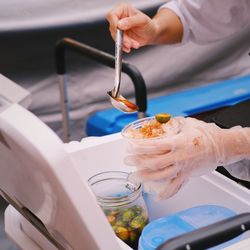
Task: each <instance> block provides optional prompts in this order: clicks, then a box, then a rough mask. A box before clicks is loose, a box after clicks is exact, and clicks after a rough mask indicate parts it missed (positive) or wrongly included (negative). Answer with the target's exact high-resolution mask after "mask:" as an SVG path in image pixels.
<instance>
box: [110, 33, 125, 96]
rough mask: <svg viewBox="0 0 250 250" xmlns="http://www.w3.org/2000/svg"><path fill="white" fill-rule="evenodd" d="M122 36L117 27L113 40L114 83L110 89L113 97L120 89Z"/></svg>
mask: <svg viewBox="0 0 250 250" xmlns="http://www.w3.org/2000/svg"><path fill="white" fill-rule="evenodd" d="M122 36H123V31H122V30H119V29H117V32H116V41H115V84H114V88H113V90H112V95H113V97H117V95H118V93H119V90H120V83H121V71H122Z"/></svg>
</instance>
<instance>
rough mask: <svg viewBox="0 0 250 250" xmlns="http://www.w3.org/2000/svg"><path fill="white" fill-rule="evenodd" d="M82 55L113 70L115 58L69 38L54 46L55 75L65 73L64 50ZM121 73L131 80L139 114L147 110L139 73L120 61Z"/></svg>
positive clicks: (143, 82)
mask: <svg viewBox="0 0 250 250" xmlns="http://www.w3.org/2000/svg"><path fill="white" fill-rule="evenodd" d="M66 48H67V49H69V50H71V51H74V52H77V53H80V54H83V55H85V56H87V57H89V58H91V59H93V60H95V61H97V62H99V63H101V64H104V65H106V66H108V67H111V68H115V57H114V56H113V55H111V54H108V53H106V52H103V51H101V50H98V49H95V48H93V47H90V46H88V45H86V44H83V43H80V42H78V41H75V40H73V39H70V38H63V39H62V40H60V41H59V42H57V44H56V51H55V53H56V71H57V74H59V75H63V74H65V73H66V63H65V49H66ZM122 72H124V73H126V74H127V75H128V76H129V77H130V78H131V80H132V82H133V84H134V88H135V99H136V104H137V106H138V108H139V112H146V110H147V89H146V84H145V81H144V79H143V77H142V75H141V73H140V71H139V70H138V69H137V68H136V67H135V66H133V65H131V64H129V63H128V62H126V61H122Z"/></svg>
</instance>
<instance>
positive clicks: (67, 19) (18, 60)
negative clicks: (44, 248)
mask: <svg viewBox="0 0 250 250" xmlns="http://www.w3.org/2000/svg"><path fill="white" fill-rule="evenodd" d="M118 2H119V1H116V0H103V1H96V0H91V1H87V0H81V1H80V0H50V1H44V0H43V1H41V0H26V1H20V0H19V1H17V0H11V1H1V2H0V12H1V14H0V23H1V25H0V33H1V40H0V55H1V59H0V73H1V74H3V75H4V76H6V77H7V78H10V79H11V80H13V81H14V82H16V83H17V84H20V85H21V86H22V87H24V88H25V89H27V90H28V91H30V92H31V95H32V104H31V106H30V107H29V109H30V111H31V112H33V113H34V114H36V115H37V116H38V117H39V118H40V119H42V120H43V121H44V122H45V123H46V124H48V125H49V126H50V127H51V128H52V129H53V130H54V131H55V132H56V133H57V134H58V135H59V136H60V137H62V124H61V120H62V117H61V111H60V105H59V88H58V76H57V74H56V71H55V57H54V49H55V45H56V42H57V41H59V40H60V39H62V38H63V37H70V38H73V39H76V40H78V41H80V42H82V43H85V44H88V45H91V46H93V47H95V48H98V49H100V50H103V51H105V52H109V53H111V54H114V42H113V40H112V39H111V37H110V34H109V30H108V24H107V22H106V20H105V15H106V13H107V12H108V11H109V10H110V9H111V8H112V6H113V5H114V4H116V3H118ZM126 2H130V3H132V4H133V5H134V6H136V7H138V8H139V9H141V10H142V11H144V12H145V13H147V14H148V15H150V16H153V15H154V14H155V13H156V11H157V9H158V7H159V6H160V5H161V4H162V3H164V2H166V1H158V0H155V1H150V0H137V1H133V0H129V1H126ZM249 51H250V30H249V28H246V29H245V30H242V31H241V32H240V33H237V34H235V36H234V37H230V39H227V40H223V41H220V42H216V43H211V44H207V45H203V46H201V45H196V44H193V43H188V44H180V45H175V46H165V45H162V46H148V47H145V48H142V49H139V50H135V51H132V52H131V53H130V54H127V55H124V59H126V60H127V61H129V62H130V63H131V64H134V65H135V66H136V67H137V68H138V69H139V70H140V72H141V73H142V75H143V77H144V79H145V82H146V86H147V90H148V98H152V97H157V96H161V95H166V94H169V93H173V92H177V91H180V90H183V89H188V88H191V87H194V86H200V85H203V84H213V83H214V82H217V81H220V80H224V79H231V78H235V77H239V76H244V75H247V74H249V73H250V58H249V56H248V52H249ZM66 61H67V72H68V82H69V86H68V91H69V99H70V106H71V111H70V118H71V126H72V139H75V140H80V139H81V138H83V137H85V136H86V133H85V123H86V120H87V119H88V117H89V116H90V115H92V114H94V113H95V112H96V111H98V110H103V109H107V108H111V105H110V103H109V101H108V99H107V97H106V92H107V90H110V89H111V88H112V86H113V81H114V70H113V69H110V68H107V67H105V66H102V65H100V64H98V63H96V62H93V61H91V60H88V59H87V58H84V57H82V56H81V57H80V56H79V55H75V54H72V53H71V54H67V58H66ZM121 88H122V92H123V93H124V95H125V96H127V97H128V98H130V99H132V100H133V98H134V96H133V85H132V84H131V81H130V79H129V78H128V77H126V76H125V75H123V76H122V87H121ZM6 205H7V204H6V203H5V201H4V200H2V199H1V198H0V213H1V214H0V249H4V250H5V249H6V250H13V249H17V248H16V247H15V246H14V245H13V244H12V243H11V242H10V241H9V240H8V239H7V238H6V237H5V234H4V229H3V227H4V226H3V213H4V209H5V207H6Z"/></svg>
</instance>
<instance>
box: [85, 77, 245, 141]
mask: <svg viewBox="0 0 250 250" xmlns="http://www.w3.org/2000/svg"><path fill="white" fill-rule="evenodd" d="M249 98H250V76H249V75H247V76H244V77H241V78H236V79H231V80H226V81H222V82H217V83H213V84H209V85H203V86H201V87H196V88H192V89H188V90H185V91H180V92H177V93H174V94H170V95H165V96H161V97H157V98H153V99H150V100H149V101H148V110H147V116H153V115H155V114H157V113H163V112H164V113H170V114H171V115H173V116H189V115H195V114H199V113H202V112H205V111H208V110H213V109H216V108H219V107H222V106H228V105H233V104H235V103H238V102H240V101H243V100H246V99H249ZM136 119H137V115H136V114H124V113H121V112H120V111H118V110H116V109H108V110H104V111H99V112H96V113H95V114H94V115H93V116H91V117H90V118H89V119H88V121H87V126H86V133H87V135H89V136H102V135H107V134H112V133H116V132H119V131H121V129H122V128H123V127H124V126H125V125H127V124H128V123H130V122H132V121H134V120H136Z"/></svg>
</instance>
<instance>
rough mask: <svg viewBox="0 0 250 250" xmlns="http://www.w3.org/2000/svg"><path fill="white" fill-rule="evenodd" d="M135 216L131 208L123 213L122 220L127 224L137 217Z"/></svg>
mask: <svg viewBox="0 0 250 250" xmlns="http://www.w3.org/2000/svg"><path fill="white" fill-rule="evenodd" d="M135 215H136V214H135V212H134V211H133V210H132V209H131V208H129V209H128V210H126V211H125V212H124V213H123V215H122V220H123V221H125V222H128V221H131V220H132V219H133V218H134V217H135Z"/></svg>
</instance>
